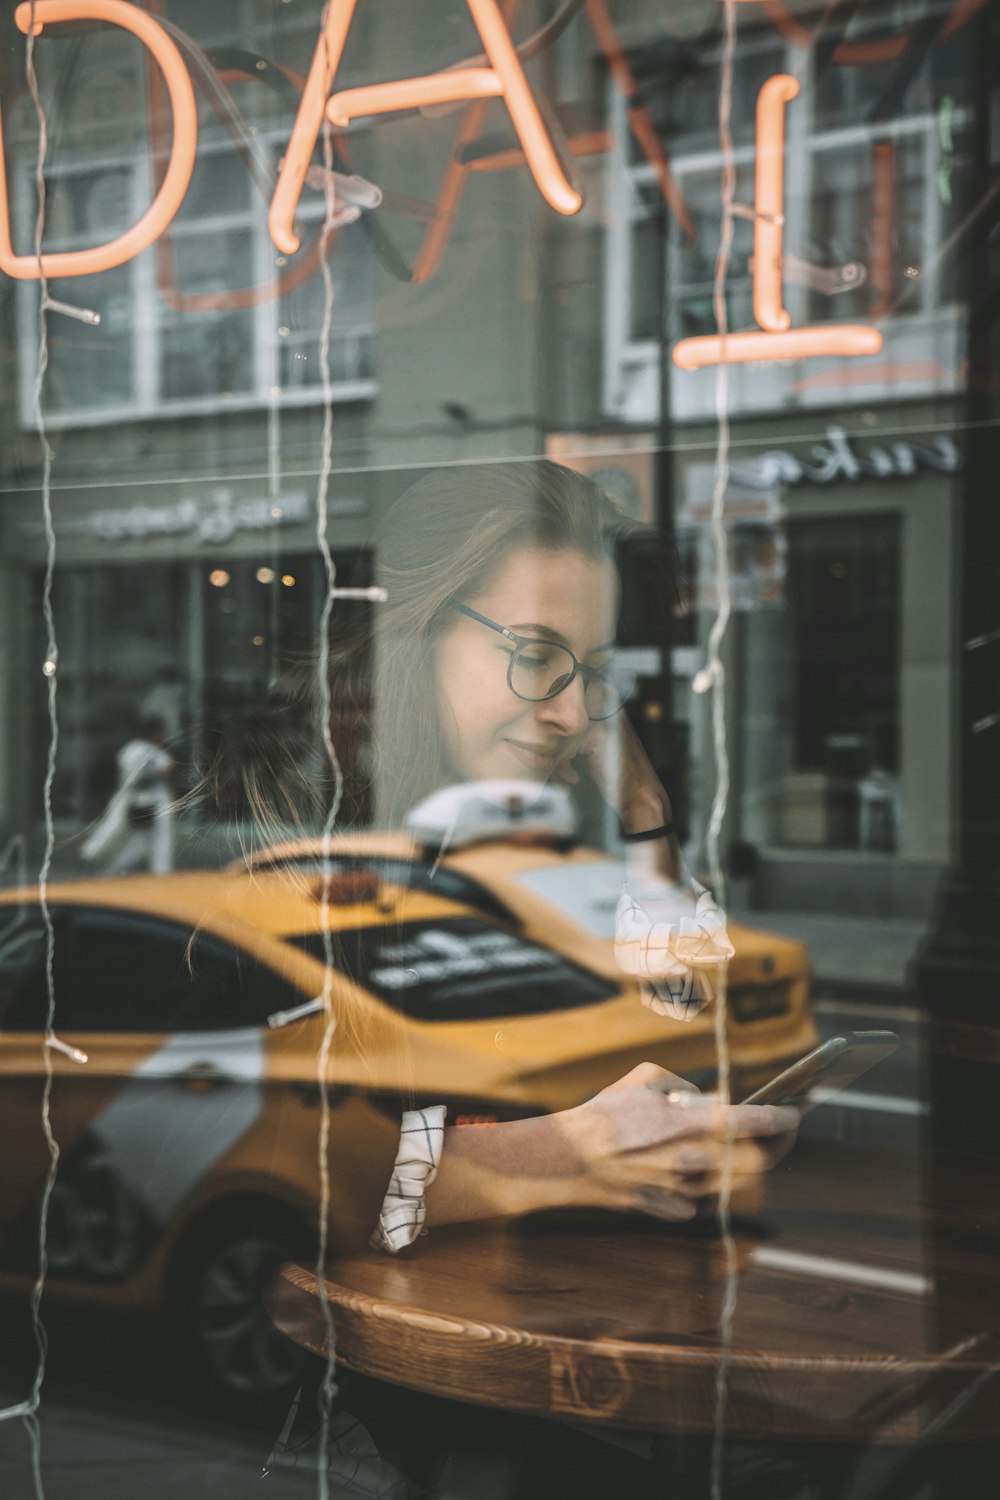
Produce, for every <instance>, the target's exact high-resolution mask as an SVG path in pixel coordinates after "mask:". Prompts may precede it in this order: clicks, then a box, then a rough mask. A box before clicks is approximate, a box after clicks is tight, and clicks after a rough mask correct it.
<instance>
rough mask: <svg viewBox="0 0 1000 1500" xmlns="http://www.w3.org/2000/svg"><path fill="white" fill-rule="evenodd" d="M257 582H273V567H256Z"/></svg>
mask: <svg viewBox="0 0 1000 1500" xmlns="http://www.w3.org/2000/svg"><path fill="white" fill-rule="evenodd" d="M257 582H258V583H273V582H274V569H273V568H258V569H257Z"/></svg>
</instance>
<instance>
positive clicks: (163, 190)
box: [0, 0, 198, 281]
mask: <svg viewBox="0 0 1000 1500" xmlns="http://www.w3.org/2000/svg"><path fill="white" fill-rule="evenodd" d="M14 20H15V22H16V24H17V26H18V29H19V30H20V31H22V32H23V33H24V34H25V36H27V34H28V32H29V30H30V29H31V22H32V6H31V4H30V3H27V0H26V3H24V4H21V5H19V6H18V7H17V9H16V11H15V12H14ZM60 21H106V22H107V23H108V25H109V26H120V27H121V28H122V30H124V31H130V32H131V33H132V35H133V36H134V37H136V38H137V39H138V40H139V41H140V42H141V43H142V44H143V46H144V47H146V48H147V50H148V51H149V52H150V53H152V55H153V57H154V58H155V60H156V62H157V63H158V65H159V67H160V70H161V72H162V73H163V77H164V80H165V82H166V85H167V90H168V92H169V94H170V103H171V106H172V109H173V119H174V139H173V143H172V145H171V148H170V161H169V163H168V165H167V170H166V172H165V174H164V177H163V182H162V184H161V186H160V189H159V191H158V192H157V194H156V196H155V198H154V199H153V201H152V203H151V204H150V206H149V208H148V209H147V210H146V212H145V213H144V214H143V216H142V218H141V219H139V220H138V221H137V222H136V223H135V224H133V225H132V228H131V229H127V230H126V231H125V233H124V234H120V235H119V236H118V238H117V239H114V240H108V241H107V243H106V244H104V245H95V246H94V247H93V248H92V249H89V250H64V251H58V252H56V253H54V254H51V255H42V256H41V257H40V258H39V257H38V256H36V255H15V254H14V247H13V243H12V240H11V232H10V203H9V199H8V195H7V171H6V166H5V162H4V147H3V123H2V119H0V271H4V272H5V273H6V274H7V275H8V276H13V277H15V278H16V279H17V280H20V281H37V280H38V279H39V278H40V277H41V276H42V275H43V274H44V275H45V276H46V277H57V276H95V275H97V274H98V272H100V271H110V270H111V269H112V268H113V267H114V266H120V265H124V263H125V262H126V261H129V260H133V259H134V258H135V257H136V256H137V255H141V253H142V252H143V250H146V249H148V248H149V246H150V245H151V244H152V243H153V242H154V240H156V239H157V238H158V237H159V236H160V235H161V234H162V233H163V231H164V230H165V229H166V228H167V226H168V224H169V223H170V222H171V220H172V219H173V217H174V215H175V214H176V212H177V210H178V209H179V208H180V206H181V203H182V201H183V198H184V194H185V193H186V192H187V187H188V183H189V182H190V181H191V173H192V172H193V171H194V163H195V153H196V151H197V149H198V110H197V106H196V104H195V98H194V88H193V86H192V84H191V79H190V76H189V74H188V71H187V68H186V67H185V66H184V59H183V58H182V57H181V54H180V52H179V50H178V48H177V46H176V45H175V43H174V42H173V40H172V39H171V38H170V37H169V36H168V35H167V33H166V32H165V31H164V30H163V27H162V26H159V25H158V24H157V23H156V21H154V20H153V19H152V17H150V16H148V15H146V14H145V12H144V11H141V10H137V9H136V7H135V6H134V5H129V4H127V3H126V0H35V5H34V32H35V35H36V36H40V35H41V34H42V32H43V30H44V28H45V27H46V26H51V25H56V24H57V23H58V22H60Z"/></svg>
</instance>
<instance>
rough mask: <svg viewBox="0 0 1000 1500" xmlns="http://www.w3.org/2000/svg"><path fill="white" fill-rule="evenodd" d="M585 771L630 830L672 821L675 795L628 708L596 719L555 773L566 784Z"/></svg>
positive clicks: (657, 825) (571, 783)
mask: <svg viewBox="0 0 1000 1500" xmlns="http://www.w3.org/2000/svg"><path fill="white" fill-rule="evenodd" d="M581 772H582V773H583V774H585V775H587V776H589V777H590V779H591V780H592V781H593V782H594V783H595V785H596V786H597V789H598V791H599V792H600V793H601V796H602V797H603V798H604V800H605V802H607V804H608V806H609V807H612V808H614V810H615V812H617V814H618V816H619V818H620V819H621V822H622V827H623V828H624V829H625V832H626V833H643V832H645V831H646V830H647V829H649V828H661V827H662V826H663V825H664V824H667V823H670V822H672V813H671V808H670V798H669V797H668V796H667V794H666V792H665V791H664V789H663V784H662V782H661V781H660V778H659V777H658V776H657V774H656V772H655V771H654V770H653V767H652V766H651V765H650V762H649V756H648V755H647V754H646V752H645V750H644V749H643V745H642V741H641V740H640V738H639V736H638V735H637V734H636V732H635V730H634V729H633V728H632V725H631V724H630V723H629V721H628V719H627V718H626V716H625V714H624V713H622V714H619V715H618V716H617V717H616V718H614V719H609V720H607V722H605V723H599V724H594V725H593V727H592V728H591V730H590V731H589V733H588V734H587V737H586V739H585V740H584V742H583V744H582V745H581V746H580V749H579V750H578V751H577V753H576V755H575V757H574V758H573V760H572V761H564V762H563V763H562V764H561V765H560V766H559V767H558V768H557V770H556V773H555V775H556V779H558V780H561V781H562V782H564V783H565V784H566V785H567V786H576V785H577V783H578V782H579V780H580V777H581Z"/></svg>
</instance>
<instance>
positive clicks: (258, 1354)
mask: <svg viewBox="0 0 1000 1500" xmlns="http://www.w3.org/2000/svg"><path fill="white" fill-rule="evenodd" d="M307 1246H308V1240H307V1237H306V1235H305V1231H304V1229H303V1226H302V1225H301V1224H300V1223H299V1222H298V1221H297V1220H296V1219H295V1218H294V1217H293V1216H292V1215H291V1214H288V1213H284V1212H282V1211H281V1210H280V1209H277V1208H275V1207H272V1206H271V1205H269V1204H264V1205H259V1206H258V1205H246V1206H242V1207H239V1208H235V1209H232V1208H231V1209H229V1210H228V1211H227V1212H226V1213H225V1215H224V1216H222V1215H213V1216H212V1217H211V1218H210V1219H208V1220H206V1221H204V1222H202V1223H201V1224H195V1225H194V1226H192V1228H191V1229H190V1230H189V1232H188V1234H187V1236H186V1237H185V1242H184V1244H183V1246H182V1247H181V1250H180V1252H179V1254H178V1256H177V1258H176V1261H175V1267H174V1274H173V1276H172V1277H171V1282H172V1287H171V1292H170V1295H169V1297H168V1302H167V1315H168V1318H169V1323H168V1328H170V1329H172V1331H173V1335H174V1344H175V1348H176V1349H177V1352H178V1353H179V1354H180V1355H181V1363H180V1367H179V1370H178V1374H179V1376H180V1378H181V1379H182V1380H183V1381H184V1382H185V1383H187V1384H190V1382H191V1381H192V1380H194V1381H196V1382H197V1383H198V1384H199V1385H200V1386H201V1388H202V1389H203V1390H206V1391H207V1392H208V1393H209V1394H210V1395H213V1396H215V1397H216V1398H218V1399H219V1400H221V1401H222V1402H223V1403H225V1404H228V1405H231V1406H236V1407H244V1408H248V1407H250V1406H253V1405H255V1404H263V1405H266V1404H268V1403H270V1402H272V1401H277V1400H278V1399H279V1398H284V1397H286V1396H288V1395H289V1394H290V1393H291V1392H292V1391H293V1390H294V1389H295V1387H296V1385H297V1384H298V1383H299V1380H300V1375H301V1369H302V1364H303V1352H302V1350H301V1349H299V1348H298V1346H297V1345H295V1344H293V1343H292V1342H291V1341H290V1340H289V1339H286V1338H285V1337H284V1335H283V1334H281V1333H279V1332H278V1330H277V1329H276V1328H275V1326H274V1324H273V1323H272V1322H271V1320H270V1318H269V1317H268V1315H267V1312H266V1310H265V1308H264V1303H263V1291H264V1288H265V1286H266V1285H267V1282H268V1280H269V1278H270V1277H271V1276H272V1275H273V1274H274V1272H275V1270H276V1269H277V1267H278V1266H280V1265H281V1264H282V1263H283V1262H284V1261H286V1260H294V1259H296V1258H298V1257H301V1256H302V1255H303V1254H305V1255H308V1254H309V1250H308V1248H307Z"/></svg>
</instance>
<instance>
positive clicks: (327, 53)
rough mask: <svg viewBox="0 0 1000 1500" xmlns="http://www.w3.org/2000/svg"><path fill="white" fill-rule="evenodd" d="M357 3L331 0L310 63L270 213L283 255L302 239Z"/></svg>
mask: <svg viewBox="0 0 1000 1500" xmlns="http://www.w3.org/2000/svg"><path fill="white" fill-rule="evenodd" d="M356 3H357V0H328V4H327V7H326V19H325V21H324V23H323V30H322V32H321V33H320V38H319V41H318V42H317V43H316V51H315V52H314V53H313V60H312V62H311V64H310V66H309V74H308V77H307V78H306V86H305V88H304V89H303V90H302V99H301V102H300V104H299V109H298V113H297V114H296V116H295V124H294V125H293V127H292V133H291V136H290V137H289V141H288V146H287V148H286V150H285V157H284V160H283V161H282V163H281V170H280V171H279V173H278V181H277V185H276V187H275V189H274V196H273V197H272V199H271V207H270V209H269V211H268V215H267V223H268V228H269V229H270V232H271V239H272V240H273V242H274V244H275V245H277V247H278V249H279V250H280V251H281V252H282V254H283V255H294V254H295V252H296V250H298V248H299V246H300V244H301V243H302V242H301V240H300V239H299V237H298V235H297V234H296V233H295V228H294V220H295V210H296V208H298V205H299V199H300V197H301V196H302V187H303V184H304V183H305V180H306V173H307V172H308V170H309V163H310V162H311V161H312V154H313V147H314V146H315V144H316V137H317V136H318V135H319V132H320V129H321V127H322V124H323V111H324V109H325V108H326V99H327V95H328V94H329V92H330V86H331V84H332V83H333V80H334V76H335V74H336V72H337V68H338V67H339V65H340V59H341V57H342V55H343V51H344V43H345V41H346V40H347V33H348V30H349V28H350V25H351V21H352V19H353V17H354V7H355V5H356Z"/></svg>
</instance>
